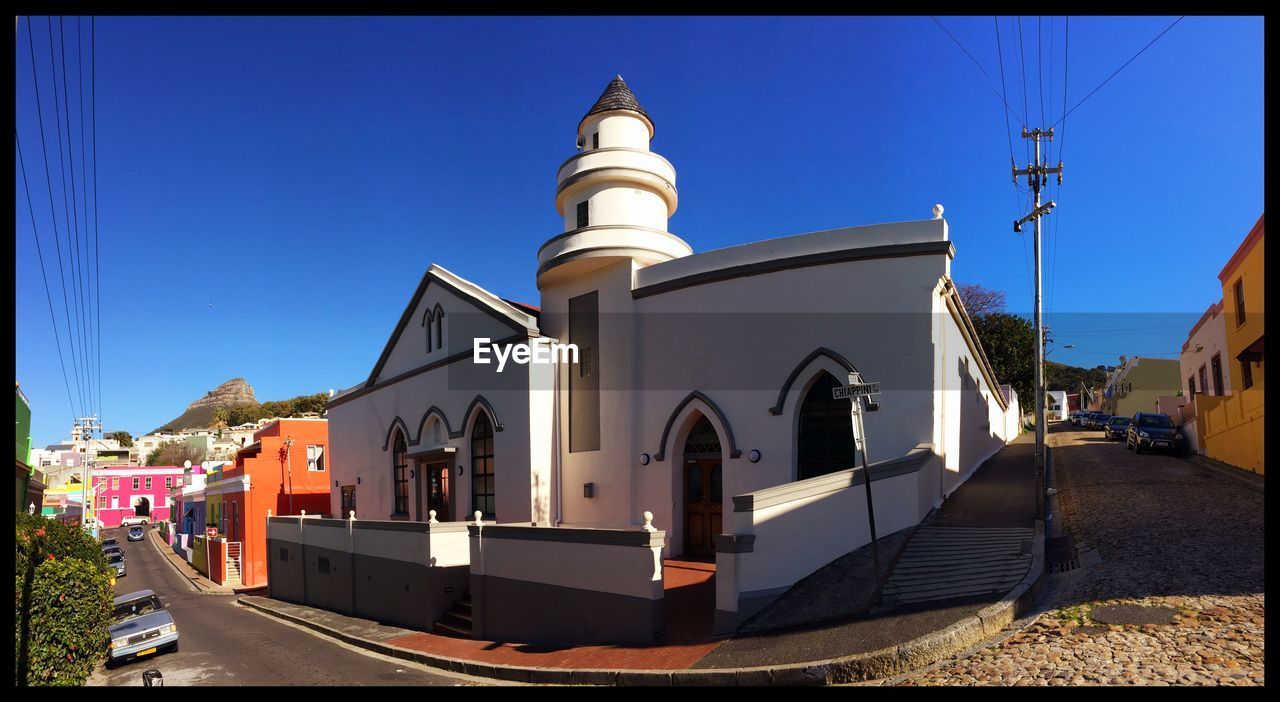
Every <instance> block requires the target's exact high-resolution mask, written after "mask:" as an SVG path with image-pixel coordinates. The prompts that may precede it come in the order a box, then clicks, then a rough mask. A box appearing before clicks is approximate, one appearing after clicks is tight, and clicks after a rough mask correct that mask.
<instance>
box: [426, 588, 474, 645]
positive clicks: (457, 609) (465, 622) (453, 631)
mask: <svg viewBox="0 0 1280 702" xmlns="http://www.w3.org/2000/svg"><path fill="white" fill-rule="evenodd" d="M431 633H433V634H438V635H440V636H453V637H458V638H464V639H469V638H471V593H470V592H467V593H466V594H464V595H463V596H462V599H460V600H458V601H457V602H454V603H453V606H451V607H450V608H449V609H447V610H445V613H444V615H443V616H442V617H440V620H439V621H437V622H436V623H435V625H434V626H433V627H432V628H431Z"/></svg>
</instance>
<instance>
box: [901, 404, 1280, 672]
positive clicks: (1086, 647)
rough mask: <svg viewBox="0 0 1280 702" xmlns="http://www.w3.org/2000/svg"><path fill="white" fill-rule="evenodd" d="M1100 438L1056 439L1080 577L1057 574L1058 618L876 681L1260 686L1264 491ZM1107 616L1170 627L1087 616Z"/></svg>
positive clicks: (1071, 434)
mask: <svg viewBox="0 0 1280 702" xmlns="http://www.w3.org/2000/svg"><path fill="white" fill-rule="evenodd" d="M1099 437H1100V432H1093V431H1087V432H1086V431H1083V430H1077V429H1075V428H1073V427H1069V426H1062V425H1059V426H1057V427H1056V428H1055V429H1054V430H1053V431H1052V432H1051V433H1050V438H1049V441H1050V444H1051V445H1052V446H1054V447H1055V449H1054V466H1055V472H1056V479H1057V484H1058V489H1059V491H1060V494H1059V496H1060V498H1061V512H1062V514H1061V516H1060V518H1061V519H1063V520H1064V522H1063V524H1064V526H1065V527H1066V529H1067V530H1069V531H1070V532H1072V534H1073V535H1074V536H1075V539H1076V542H1077V544H1078V545H1079V546H1080V547H1081V549H1082V551H1083V553H1082V561H1083V563H1084V564H1085V567H1087V570H1084V571H1083V572H1076V573H1068V574H1066V575H1064V576H1061V577H1062V581H1061V583H1062V584H1061V587H1060V591H1059V592H1057V593H1056V596H1055V598H1054V600H1053V602H1052V603H1051V605H1050V606H1051V607H1053V609H1052V610H1051V611H1049V612H1046V613H1045V614H1044V615H1042V616H1041V617H1040V618H1039V619H1038V620H1037V621H1036V622H1035V623H1034V624H1033V625H1032V626H1030V627H1028V628H1027V629H1026V630H1024V631H1021V632H1019V633H1016V634H1014V635H1013V636H1012V637H1010V638H1008V639H1007V640H1005V641H1004V642H1002V643H1001V644H1000V645H996V646H991V647H988V648H984V649H982V650H980V651H977V652H975V653H972V654H971V655H967V656H964V657H961V658H956V659H952V660H949V661H944V662H942V663H940V664H936V665H934V666H931V667H929V668H927V669H925V670H924V671H920V672H917V673H914V674H911V675H908V676H904V677H899V678H896V679H890V680H888V681H883V682H887V683H890V684H906V685H1082V684H1083V685H1088V684H1103V685H1215V684H1217V685H1261V684H1264V683H1265V672H1264V663H1265V660H1266V658H1265V645H1264V643H1263V635H1264V632H1265V620H1264V617H1265V612H1266V607H1265V594H1264V578H1263V530H1264V521H1263V493H1262V490H1261V489H1259V488H1258V487H1256V486H1254V485H1250V484H1248V483H1247V482H1245V481H1239V480H1233V479H1231V477H1230V476H1224V475H1222V474H1220V473H1218V472H1216V471H1213V470H1210V469H1207V468H1204V467H1201V466H1199V465H1197V464H1195V463H1192V462H1190V461H1188V460H1185V459H1181V458H1175V457H1172V456H1167V455H1163V454H1147V453H1144V454H1143V455H1141V456H1137V455H1134V453H1133V452H1132V451H1127V450H1126V449H1125V446H1124V443H1123V442H1106V441H1103V440H1101V439H1100V438H1099ZM1090 563H1093V565H1091V566H1090V565H1088V564H1090ZM1107 604H1137V605H1142V606H1166V607H1172V608H1174V609H1176V610H1178V616H1177V618H1176V619H1175V621H1174V623H1173V624H1171V625H1147V626H1121V625H1112V626H1106V625H1100V624H1098V623H1096V622H1094V621H1092V619H1091V618H1090V617H1089V612H1090V610H1092V609H1093V608H1094V607H1097V606H1101V605H1107Z"/></svg>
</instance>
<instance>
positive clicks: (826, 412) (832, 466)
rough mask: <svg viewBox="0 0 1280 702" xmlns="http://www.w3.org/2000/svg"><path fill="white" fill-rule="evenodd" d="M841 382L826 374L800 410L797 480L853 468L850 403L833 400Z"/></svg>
mask: <svg viewBox="0 0 1280 702" xmlns="http://www.w3.org/2000/svg"><path fill="white" fill-rule="evenodd" d="M839 385H840V382H839V381H838V380H836V379H835V377H834V376H832V375H831V374H830V373H823V374H822V377H820V378H818V380H817V382H815V383H814V384H813V387H811V388H809V392H808V393H806V394H805V396H804V404H802V405H801V406H800V437H799V452H798V456H797V464H798V465H797V471H796V479H797V480H804V479H805V478H812V477H815V476H819V475H826V474H827V473H834V472H836V471H838V470H847V469H849V468H852V467H853V462H854V457H853V428H852V425H851V424H850V423H849V401H848V400H836V399H833V398H832V397H831V390H832V389H833V388H835V387H838V386H839Z"/></svg>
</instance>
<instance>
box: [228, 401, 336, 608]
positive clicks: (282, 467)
mask: <svg viewBox="0 0 1280 702" xmlns="http://www.w3.org/2000/svg"><path fill="white" fill-rule="evenodd" d="M328 461H329V422H328V420H326V419H280V420H277V421H275V422H272V423H271V424H268V425H266V426H264V427H263V428H261V429H259V430H258V431H257V432H255V433H254V435H253V443H252V444H249V445H248V446H245V447H244V448H242V449H240V451H239V452H238V453H236V460H235V465H234V466H232V467H228V468H226V469H225V470H224V471H223V473H222V479H221V480H218V481H217V482H214V483H209V484H208V485H207V486H206V487H205V502H206V510H208V518H209V519H210V520H213V521H214V523H216V524H217V525H218V530H219V533H220V535H221V536H222V538H224V539H225V540H226V542H227V550H226V552H225V553H223V554H222V556H223V558H222V559H221V560H223V561H224V562H225V566H224V567H225V571H226V572H225V574H224V579H223V581H224V582H227V581H229V582H232V583H234V581H235V580H237V579H238V580H239V581H240V583H241V584H242V585H244V586H245V587H259V586H264V585H266V584H267V542H266V519H267V511H268V510H270V511H271V514H272V515H277V516H278V515H283V514H300V513H302V512H303V511H306V513H307V514H316V515H326V514H327V512H328V511H329V492H330V489H329V481H330V480H332V478H331V477H330V475H331V470H330V466H329V465H328ZM236 544H239V550H240V554H239V556H238V557H237V554H236V553H235V549H236V546H235V545H236ZM219 550H221V549H219ZM212 570H223V568H217V569H212ZM236 570H239V571H240V572H239V573H238V574H237V573H236V572H235V571H236ZM237 575H238V578H237Z"/></svg>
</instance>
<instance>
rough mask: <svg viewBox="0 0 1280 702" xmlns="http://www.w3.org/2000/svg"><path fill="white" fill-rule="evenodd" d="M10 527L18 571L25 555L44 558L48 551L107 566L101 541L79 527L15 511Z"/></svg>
mask: <svg viewBox="0 0 1280 702" xmlns="http://www.w3.org/2000/svg"><path fill="white" fill-rule="evenodd" d="M14 531H15V532H16V535H17V538H16V539H15V542H14V547H15V551H14V563H15V568H16V572H17V573H18V574H22V573H23V572H24V571H25V570H26V565H27V559H29V558H34V559H35V560H36V561H37V562H40V561H46V560H48V559H49V554H51V553H52V554H53V555H54V557H55V558H77V559H79V560H82V561H85V562H86V563H90V564H92V565H96V566H98V567H99V568H103V569H105V568H106V567H107V559H106V558H105V557H103V555H102V544H101V542H99V541H98V540H97V539H94V538H93V536H92V535H91V534H90V533H89V532H87V531H85V530H84V529H82V528H80V527H77V526H70V525H67V524H63V523H62V522H60V521H58V520H56V519H47V518H45V517H41V516H38V515H27V514H24V513H21V512H19V513H17V523H16V524H15V528H14Z"/></svg>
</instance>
